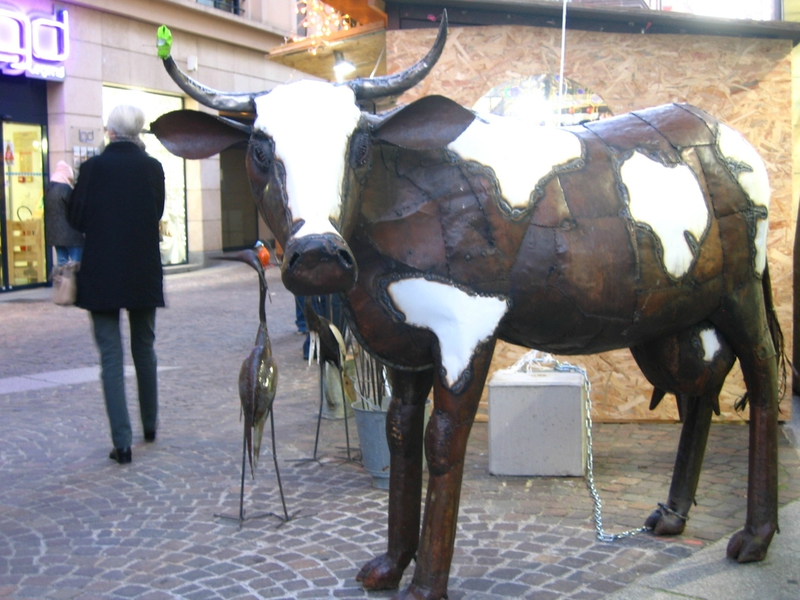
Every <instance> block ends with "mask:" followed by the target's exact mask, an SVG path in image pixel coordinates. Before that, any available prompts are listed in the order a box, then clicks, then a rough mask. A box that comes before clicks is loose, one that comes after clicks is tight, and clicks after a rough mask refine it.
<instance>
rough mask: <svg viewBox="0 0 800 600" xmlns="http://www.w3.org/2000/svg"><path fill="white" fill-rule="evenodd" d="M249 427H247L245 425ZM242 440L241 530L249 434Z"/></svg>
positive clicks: (240, 525)
mask: <svg viewBox="0 0 800 600" xmlns="http://www.w3.org/2000/svg"><path fill="white" fill-rule="evenodd" d="M245 427H247V425H245ZM243 437H244V439H243V440H242V486H241V488H240V489H239V529H241V528H242V523H244V476H245V473H246V472H247V432H245V434H244V436H243Z"/></svg>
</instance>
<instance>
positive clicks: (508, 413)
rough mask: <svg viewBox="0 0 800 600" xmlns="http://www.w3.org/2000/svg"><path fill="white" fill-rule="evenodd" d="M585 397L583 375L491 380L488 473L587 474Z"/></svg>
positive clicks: (502, 374) (502, 375)
mask: <svg viewBox="0 0 800 600" xmlns="http://www.w3.org/2000/svg"><path fill="white" fill-rule="evenodd" d="M586 438H587V435H586V393H585V391H584V388H583V376H582V375H581V374H580V373H565V372H558V371H542V372H534V373H519V372H509V371H498V372H497V373H495V374H494V376H493V377H492V379H491V381H489V472H490V473H492V474H493V475H525V476H529V477H530V476H544V477H548V476H575V477H583V476H584V475H585V474H586V443H587V439H586Z"/></svg>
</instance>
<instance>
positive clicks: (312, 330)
mask: <svg viewBox="0 0 800 600" xmlns="http://www.w3.org/2000/svg"><path fill="white" fill-rule="evenodd" d="M303 314H304V315H305V317H306V326H307V327H308V332H309V335H310V338H311V343H310V345H309V350H308V363H309V364H311V361H312V360H313V359H314V357H315V356H316V359H317V363H318V364H319V415H317V434H316V437H315V439H314V456H313V458H312V460H317V448H318V445H319V430H320V425H321V424H322V406H323V402H324V401H325V396H326V387H325V367H326V365H327V366H330V367H332V368H334V369H336V371H337V372H338V374H339V382H340V384H341V390H342V401H343V402H345V403H346V402H347V396H346V395H345V391H344V377H345V373H344V359H345V355H346V353H347V350H346V348H345V343H344V337H343V336H342V332H341V331H339V328H338V327H336V325H334V324H333V323H331V322H330V321H329V320H328V319H326V318H325V317H323V316H322V315H319V314H317V312H316V311H315V310H314V305H313V301H312V299H311V297H310V296H306V299H305V304H304V306H303ZM344 432H345V439H346V443H347V460H351V456H350V430H349V427H348V424H347V406H346V405H345V407H344Z"/></svg>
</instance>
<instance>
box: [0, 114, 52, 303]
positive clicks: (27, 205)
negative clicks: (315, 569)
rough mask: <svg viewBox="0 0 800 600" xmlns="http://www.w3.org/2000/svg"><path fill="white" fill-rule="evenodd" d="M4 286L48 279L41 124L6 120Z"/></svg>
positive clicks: (0, 275) (0, 276) (1, 275)
mask: <svg viewBox="0 0 800 600" xmlns="http://www.w3.org/2000/svg"><path fill="white" fill-rule="evenodd" d="M2 132H3V196H4V203H3V207H2V208H3V214H4V217H3V223H2V228H3V229H4V235H2V236H0V239H2V240H3V247H2V248H1V250H2V257H3V260H2V261H0V269H2V271H3V272H2V273H0V280H1V281H2V282H3V287H18V286H25V285H32V284H36V283H44V282H45V281H47V259H46V254H45V243H44V173H43V172H42V165H43V164H44V156H45V155H46V153H47V147H46V145H47V144H46V138H45V137H44V136H43V132H42V126H41V125H31V124H27V123H14V122H4V123H3V124H2Z"/></svg>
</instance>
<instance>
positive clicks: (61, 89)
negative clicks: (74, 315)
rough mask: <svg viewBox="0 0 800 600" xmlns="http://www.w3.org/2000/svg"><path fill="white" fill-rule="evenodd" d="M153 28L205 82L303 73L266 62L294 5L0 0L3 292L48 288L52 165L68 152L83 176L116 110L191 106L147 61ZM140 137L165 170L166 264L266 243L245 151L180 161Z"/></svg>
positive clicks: (228, 84)
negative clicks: (170, 39) (167, 33)
mask: <svg viewBox="0 0 800 600" xmlns="http://www.w3.org/2000/svg"><path fill="white" fill-rule="evenodd" d="M162 24H165V25H167V26H168V27H169V28H170V29H171V31H172V33H173V36H174V44H173V56H174V58H175V60H176V61H177V62H178V64H179V65H180V66H181V67H182V68H183V69H185V70H187V71H188V72H189V73H190V74H191V75H192V76H194V77H196V78H197V79H198V80H201V81H202V82H203V83H204V84H206V85H208V86H211V87H214V88H217V89H224V90H236V91H261V90H267V89H271V88H272V87H274V86H275V85H277V84H279V83H283V82H285V81H288V80H290V79H292V78H297V77H299V76H302V75H300V74H299V73H298V72H296V71H293V70H292V69H290V68H288V67H285V66H282V65H279V64H276V63H274V62H271V61H269V60H268V59H267V58H266V56H265V55H266V53H267V52H268V51H269V49H270V48H273V47H275V46H278V45H280V44H282V43H284V41H285V39H286V38H287V37H288V36H290V35H291V34H292V33H293V31H294V29H295V28H296V15H295V3H294V1H293V0H260V1H259V0H248V1H247V2H246V3H245V2H243V1H239V0H197V1H195V0H160V1H158V2H155V1H152V0H80V1H70V0H66V1H60V2H52V1H47V0H0V117H1V118H2V141H3V179H4V185H3V198H2V202H0V207H1V208H2V211H3V214H2V219H1V220H0V223H1V224H2V225H1V226H0V230H1V231H0V233H1V234H2V236H1V237H2V240H0V241H1V242H2V248H0V250H1V251H2V263H0V268H1V269H2V274H1V275H2V277H0V289H2V290H3V291H8V290H11V289H17V288H19V287H24V286H30V285H41V284H43V283H45V282H46V280H47V274H48V272H49V269H50V267H51V265H52V260H51V257H50V250H49V249H48V248H46V246H45V245H44V232H45V228H46V227H47V224H46V223H45V222H44V214H43V194H44V189H45V187H46V184H47V182H48V178H49V173H50V170H51V169H53V168H54V167H55V165H56V163H57V162H58V161H59V160H64V161H66V162H67V163H68V164H70V165H73V166H74V167H75V168H76V171H78V172H79V168H80V164H81V163H82V161H84V160H86V158H88V157H90V156H93V155H94V154H96V153H98V152H100V151H102V148H103V145H104V127H103V125H104V123H105V119H106V117H107V115H108V114H109V112H110V111H111V109H112V108H113V107H114V106H116V105H118V104H123V103H124V104H135V105H138V106H140V107H141V108H142V109H143V110H144V112H145V116H146V122H147V123H148V124H149V123H150V122H151V121H153V120H155V119H156V118H157V117H158V116H159V115H161V114H163V113H165V112H169V111H171V110H177V109H181V108H201V107H198V106H197V104H196V103H195V102H194V101H193V100H191V99H189V98H187V97H185V96H184V95H183V93H182V92H181V91H180V90H179V89H178V87H177V86H176V85H175V83H174V82H173V81H172V80H171V79H170V78H169V77H168V76H167V74H166V72H165V70H164V68H163V66H162V65H161V61H160V60H159V59H158V57H157V55H156V30H157V28H158V26H160V25H162ZM144 138H145V142H146V144H147V149H148V152H150V153H151V154H153V155H154V156H156V157H157V158H158V159H159V160H161V161H162V163H163V164H164V169H165V172H166V176H167V207H166V209H165V211H164V216H163V218H162V222H161V226H162V231H161V233H162V248H161V249H162V261H163V263H164V264H165V265H202V264H204V263H205V262H206V261H207V260H208V258H209V257H210V256H215V255H218V254H219V253H220V252H221V251H222V250H223V249H226V248H241V247H245V246H248V245H252V243H253V242H255V240H256V239H258V238H265V237H266V238H269V237H271V234H270V233H269V231H268V229H267V228H266V226H265V225H264V223H263V222H261V223H259V219H258V218H257V216H256V212H255V207H254V204H253V202H252V198H251V193H250V190H249V188H248V186H247V184H246V180H245V179H244V162H243V156H244V150H243V149H237V148H234V149H231V150H229V151H226V152H225V153H223V154H222V155H221V156H218V157H214V158H210V159H207V160H199V161H184V160H182V159H179V158H177V157H175V156H172V155H170V154H169V153H167V152H166V151H165V150H164V148H163V147H161V146H160V144H159V143H158V141H157V140H156V139H155V137H154V136H152V135H149V134H146V135H145V136H144ZM122 250H124V249H122Z"/></svg>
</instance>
